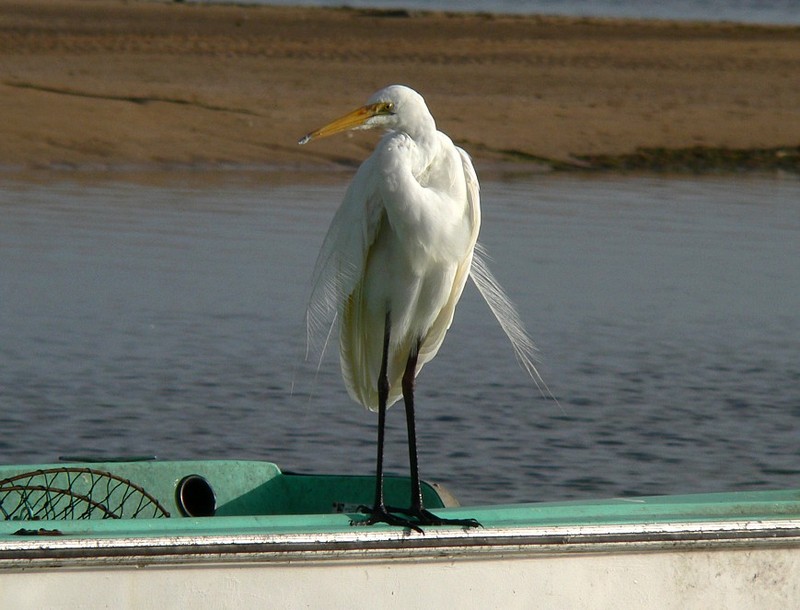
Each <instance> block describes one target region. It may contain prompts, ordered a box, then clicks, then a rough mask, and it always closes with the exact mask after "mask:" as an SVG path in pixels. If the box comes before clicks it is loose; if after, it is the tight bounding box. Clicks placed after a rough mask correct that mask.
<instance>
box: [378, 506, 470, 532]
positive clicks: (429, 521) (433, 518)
mask: <svg viewBox="0 0 800 610" xmlns="http://www.w3.org/2000/svg"><path fill="white" fill-rule="evenodd" d="M391 510H392V511H393V512H398V513H402V514H404V515H407V516H408V517H411V518H412V519H414V522H415V523H418V524H419V525H457V526H459V527H483V526H482V525H481V524H480V522H479V521H478V520H477V519H445V518H444V517H439V516H438V515H434V514H433V513H432V512H431V511H429V510H427V509H425V508H422V507H414V506H412V507H411V508H398V509H394V508H392V509H391Z"/></svg>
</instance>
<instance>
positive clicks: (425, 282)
mask: <svg viewBox="0 0 800 610" xmlns="http://www.w3.org/2000/svg"><path fill="white" fill-rule="evenodd" d="M376 127H380V128H383V129H385V130H388V133H387V134H386V135H385V136H384V137H383V139H381V141H380V143H379V144H378V145H377V147H376V148H375V151H374V152H373V153H372V155H371V156H370V157H369V158H368V159H367V160H366V161H364V163H363V164H362V165H361V167H359V168H358V171H357V172H356V175H355V177H354V178H353V180H352V182H351V184H350V186H349V188H348V189H347V192H346V194H345V196H344V201H343V202H342V205H341V207H340V208H339V210H338V211H337V212H336V215H335V216H334V218H333V221H332V222H331V226H330V228H329V230H328V233H327V236H326V237H325V241H324V242H323V245H322V249H321V251H320V254H319V257H318V259H317V264H316V268H315V271H314V281H313V289H312V293H311V299H310V301H309V306H308V311H307V324H308V331H309V345H312V344H313V343H314V341H315V339H321V341H320V342H319V343H320V344H318V345H317V347H319V349H320V351H324V349H325V344H326V343H327V341H328V339H329V337H330V333H331V331H332V329H333V326H334V324H335V321H336V319H337V318H338V320H339V358H340V362H341V368H342V376H343V378H344V382H345V385H346V386H347V391H348V392H349V394H350V396H351V397H352V398H353V399H354V400H356V401H357V402H359V403H361V404H362V405H364V406H365V407H367V408H368V409H370V410H372V411H376V410H377V411H378V456H377V468H376V471H377V472H376V489H375V503H374V505H373V507H372V509H371V511H369V517H368V518H367V519H366V520H365V521H358V522H354V523H355V524H373V523H378V522H384V523H389V524H393V525H399V526H403V527H409V528H412V529H415V530H418V531H422V530H421V528H420V526H421V525H460V526H467V527H473V526H477V525H479V524H478V522H477V521H475V520H474V519H443V518H440V517H437V516H436V515H434V514H432V513H431V512H429V511H428V510H426V509H425V507H424V506H423V501H422V492H421V488H420V478H419V468H418V464H417V443H416V432H415V420H414V382H415V378H416V376H417V374H418V373H419V371H420V369H422V367H423V366H424V365H425V363H426V362H428V361H429V360H431V359H432V358H433V357H434V356H435V355H436V353H437V351H438V350H439V347H440V346H441V345H442V341H443V340H444V336H445V333H446V332H447V330H448V328H449V327H450V324H451V322H452V321H453V314H454V312H455V307H456V303H457V302H458V299H459V298H460V297H461V292H462V290H463V289H464V284H465V283H466V281H467V277H472V279H473V281H474V282H475V284H476V286H477V287H478V289H479V290H480V292H481V294H482V295H483V297H484V299H485V300H486V301H487V303H488V304H489V306H490V308H491V310H492V312H493V313H494V315H495V317H496V318H497V319H498V321H499V322H500V325H501V326H502V328H503V330H504V331H505V333H506V334H507V335H508V337H509V339H510V340H511V343H512V345H513V347H514V350H515V353H516V355H517V358H518V360H519V361H520V363H521V364H522V365H523V366H524V367H525V369H526V370H527V371H528V373H529V374H530V375H531V376H532V377H533V378H534V379H535V380H536V381H537V384H538V383H541V378H540V377H539V375H538V373H537V371H536V368H535V367H534V364H533V353H534V350H535V348H534V346H533V343H532V342H531V340H530V338H529V337H528V335H527V333H526V332H525V329H524V328H523V326H522V324H521V322H520V320H519V316H518V315H517V313H516V311H515V309H514V306H513V305H512V304H511V303H510V302H509V300H508V299H507V298H506V296H505V294H504V293H503V291H502V289H501V288H500V286H499V285H498V284H497V282H496V281H495V280H494V278H493V277H492V275H491V274H490V273H489V271H488V269H487V268H486V266H485V264H484V263H483V261H482V259H481V257H480V253H481V251H480V248H479V247H478V246H477V239H478V230H479V229H480V224H481V212H480V198H479V192H478V191H479V189H478V178H477V177H476V175H475V170H474V168H473V167H472V161H471V160H470V158H469V156H468V155H467V153H466V152H464V151H463V150H462V149H461V148H459V147H457V146H455V145H454V144H453V142H452V141H451V140H450V138H449V137H447V136H446V135H445V134H444V133H442V132H441V131H438V130H437V129H436V124H435V122H434V119H433V116H431V113H430V111H429V110H428V108H427V106H426V105H425V101H424V100H423V98H422V96H421V95H420V94H418V93H417V92H416V91H414V90H412V89H410V88H408V87H405V86H402V85H392V86H389V87H386V88H385V89H382V90H380V91H378V92H377V93H375V94H374V95H373V96H372V97H371V98H370V99H369V101H368V103H367V104H366V105H365V106H362V107H361V108H358V109H356V110H354V111H353V112H351V113H349V114H346V115H345V116H343V117H341V118H339V119H337V120H335V121H333V122H332V123H329V124H327V125H325V126H324V127H322V128H320V129H317V130H316V131H313V132H311V133H309V134H308V135H306V136H305V137H303V138H302V139H301V140H300V141H299V143H300V144H305V143H307V142H309V141H310V140H312V139H314V138H321V137H326V136H330V135H333V134H335V133H339V132H342V131H345V130H351V129H372V128H376ZM400 396H402V397H403V399H404V403H405V408H406V424H407V427H408V449H409V462H410V471H411V506H410V508H409V509H407V510H400V509H391V510H390V509H388V508H387V507H386V505H385V503H384V497H383V444H384V427H385V421H386V409H387V408H388V407H389V406H391V405H392V404H393V403H395V402H396V401H397V400H398V399H399V398H400ZM395 513H401V514H403V515H404V516H403V517H401V516H399V515H397V514H395Z"/></svg>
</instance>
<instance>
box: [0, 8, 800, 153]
mask: <svg viewBox="0 0 800 610" xmlns="http://www.w3.org/2000/svg"><path fill="white" fill-rule="evenodd" d="M798 75H800V28H778V27H755V26H743V25H726V24H719V25H709V24H679V23H666V22H638V21H622V20H619V21H617V20H612V21H608V20H606V21H603V20H585V19H568V18H549V17H548V18H539V17H511V16H509V17H505V16H487V15H452V14H441V13H419V14H417V13H410V14H409V13H404V12H382V13H381V12H369V11H355V10H346V9H336V10H323V9H303V8H275V7H260V8H256V7H235V6H198V5H191V4H183V3H157V2H144V1H135V0H129V1H124V0H5V1H4V2H3V3H2V4H1V5H0V116H2V117H3V120H2V121H0V166H4V167H7V168H21V169H24V168H59V167H79V168H83V167H86V168H106V167H111V168H114V167H131V168H142V167H144V168H150V167H152V168H162V167H175V166H183V165H191V166H198V167H215V166H218V165H223V164H226V165H227V164H233V165H244V166H254V167H262V166H277V167H280V168H286V169H300V168H306V167H309V168H313V167H319V166H331V165H335V164H353V163H356V162H357V161H359V160H360V159H363V158H364V156H365V155H366V154H367V152H368V150H369V148H370V147H371V146H372V143H373V142H374V141H375V136H374V134H373V135H370V134H363V135H356V136H353V137H346V136H342V137H338V138H334V139H330V140H327V141H319V142H315V143H313V144H312V145H309V146H306V147H298V146H297V145H296V142H297V139H298V137H300V136H301V135H303V134H304V133H306V132H308V131H310V130H311V129H313V128H316V127H318V126H320V125H321V124H323V123H325V122H327V121H328V120H329V119H332V118H335V117H336V116H338V115H340V114H342V113H343V112H345V111H348V110H350V109H351V108H353V107H355V106H357V105H360V104H361V103H363V102H364V101H365V100H366V98H367V97H368V96H369V95H370V94H371V93H372V92H373V91H374V90H376V89H378V88H380V87H382V86H384V85H386V84H389V83H393V82H400V83H406V84H409V85H411V86H413V87H414V88H416V89H417V90H419V91H420V92H422V93H423V95H425V97H426V99H427V100H428V103H429V106H430V108H431V110H432V112H433V113H434V116H435V117H436V118H437V121H438V124H439V126H440V128H441V129H442V130H444V131H446V132H447V133H449V134H450V135H451V137H453V139H454V140H455V141H456V142H458V143H460V144H461V145H463V146H464V147H465V148H467V149H468V150H469V151H470V152H471V153H472V155H473V156H474V157H475V158H476V159H477V161H478V162H479V164H483V165H484V166H488V167H491V166H492V165H499V164H503V163H515V164H524V163H531V164H544V165H546V166H549V167H556V168H558V167H570V166H586V165H590V166H594V167H612V168H613V167H620V166H635V165H636V163H637V162H641V163H642V164H643V166H644V167H647V166H648V164H649V165H650V166H652V167H655V168H657V169H658V168H662V169H663V168H665V167H666V168H667V169H669V168H670V167H669V164H670V163H672V162H673V161H674V162H675V163H677V164H678V167H679V166H680V165H681V164H685V165H687V167H694V168H695V169H697V168H698V167H701V168H702V166H703V163H707V164H709V165H708V166H709V167H712V168H713V167H714V166H715V164H717V163H719V164H721V165H723V166H724V165H725V164H726V163H729V162H730V163H733V165H734V166H737V167H738V166H741V165H748V164H752V163H754V160H755V161H758V163H759V164H763V166H764V167H773V166H775V167H777V166H783V167H788V168H789V169H797V168H798V167H800V155H799V153H800V148H798V146H799V145H800V77H798ZM643 149H646V150H643ZM669 159H672V160H673V161H668V160H669ZM698 159H700V160H701V163H700V165H698ZM637 160H638V161H637ZM715 160H716V161H715Z"/></svg>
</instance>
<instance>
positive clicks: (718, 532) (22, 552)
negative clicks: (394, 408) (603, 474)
mask: <svg viewBox="0 0 800 610" xmlns="http://www.w3.org/2000/svg"><path fill="white" fill-rule="evenodd" d="M775 546H781V547H798V548H800V520H798V519H784V520H770V521H738V522H737V521H717V522H702V523H696V522H687V523H668V524H665V523H653V524H619V525H613V524H612V525H609V524H604V525H594V526H593V525H581V526H552V527H548V526H545V527H542V526H538V527H513V528H504V527H495V528H488V529H485V530H477V531H476V530H462V529H453V528H442V529H438V528H430V529H428V530H427V531H426V533H425V534H418V533H416V532H409V531H408V530H392V529H382V528H381V529H373V530H370V531H364V530H361V529H358V530H355V529H354V530H353V531H352V532H349V531H338V532H316V533H302V534H301V533H263V534H252V533H247V534H228V535H220V534H211V535H174V536H156V537H145V536H133V537H131V536H126V537H120V536H116V537H108V538H86V537H83V538H64V539H61V538H59V537H57V536H46V537H34V538H25V539H20V540H8V539H5V540H0V569H2V570H8V569H22V568H25V569H30V568H33V567H63V566H67V565H69V566H78V565H80V566H92V565H102V566H111V565H115V566H124V565H132V564H136V565H140V566H141V565H169V564H197V563H229V562H258V563H275V562H279V563H286V562H292V561H299V560H302V561H304V562H307V561H309V560H318V561H326V560H327V561H330V560H340V561H341V560H381V559H386V558H392V559H399V558H407V559H415V560H420V559H422V560H424V559H435V558H441V557H443V556H447V557H452V558H461V559H467V558H475V559H479V558H488V557H502V556H510V555H513V557H522V556H526V557H534V556H544V555H554V554H558V555H564V554H575V553H622V552H625V553H641V552H656V551H662V552H663V551H691V550H721V549H729V548H765V547H775Z"/></svg>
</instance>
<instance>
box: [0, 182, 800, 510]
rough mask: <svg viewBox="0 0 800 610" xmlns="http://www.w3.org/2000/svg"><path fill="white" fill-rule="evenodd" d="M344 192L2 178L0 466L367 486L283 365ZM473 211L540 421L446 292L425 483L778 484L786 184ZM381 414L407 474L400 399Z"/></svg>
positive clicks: (347, 412)
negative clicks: (302, 475) (155, 467)
mask: <svg viewBox="0 0 800 610" xmlns="http://www.w3.org/2000/svg"><path fill="white" fill-rule="evenodd" d="M343 190H344V185H343V184H338V183H336V184H333V185H303V184H300V185H297V184H290V185H286V184H279V183H274V182H273V181H272V180H271V179H270V178H269V176H265V177H263V178H259V177H252V176H251V177H249V178H246V179H245V178H241V177H235V176H228V177H225V176H222V177H220V178H219V179H217V180H213V181H211V182H209V181H207V180H205V179H202V178H201V177H200V176H199V175H191V174H187V175H186V176H184V177H182V178H180V177H174V176H173V177H171V178H169V179H167V180H166V181H164V182H162V183H155V184H150V185H147V184H142V183H140V182H137V181H126V180H119V181H105V182H94V183H85V182H81V181H78V180H64V181H62V182H57V183H48V184H47V185H37V184H35V183H32V182H22V181H20V182H16V183H15V182H13V181H12V182H9V181H6V182H5V183H4V184H3V185H2V187H0V214H2V222H0V261H2V267H0V429H2V430H3V434H2V436H1V437H0V460H2V461H3V462H40V461H52V460H54V459H55V458H56V457H57V456H59V455H76V454H78V455H85V454H87V453H89V454H91V453H99V454H102V455H106V456H108V455H112V456H113V455H126V454H135V455H141V454H153V455H158V456H159V457H160V458H165V459H189V458H203V459H209V458H249V459H267V460H271V461H275V462H276V463H278V464H279V465H280V466H281V467H282V468H284V469H285V470H294V471H306V472H347V473H361V474H370V473H372V471H373V467H374V451H375V449H374V440H375V439H374V437H375V428H374V426H375V417H374V415H373V414H371V413H368V412H366V411H364V410H363V409H361V408H360V407H358V406H356V405H355V404H352V403H351V401H350V399H349V398H348V397H347V394H346V392H345V390H344V388H343V386H342V382H341V380H340V377H339V372H338V362H337V358H336V355H335V354H333V353H331V354H329V355H328V357H327V358H326V359H325V361H324V362H323V363H322V366H321V367H320V369H319V371H318V372H316V371H315V367H313V366H300V364H301V362H302V359H303V344H304V328H303V316H302V313H303V308H304V304H305V299H306V296H307V292H308V288H309V285H308V282H309V279H310V275H311V271H312V268H313V264H314V259H315V257H316V251H317V249H318V247H319V245H320V243H321V240H322V237H323V235H324V232H325V229H326V227H327V224H328V222H329V221H330V218H331V216H332V214H333V212H334V209H335V206H336V205H337V203H338V201H339V199H340V198H341V196H342V193H343ZM483 201H484V203H483V208H484V229H483V232H482V241H483V242H484V243H485V245H486V246H487V247H488V249H489V251H490V253H491V254H492V256H493V258H494V260H493V263H492V268H493V269H494V271H495V273H496V275H497V276H498V278H499V279H500V280H501V283H502V284H503V285H504V286H505V288H506V289H507V291H508V292H509V294H511V295H512V297H513V298H514V300H515V301H516V302H517V304H518V305H519V309H520V311H521V314H522V317H523V319H524V320H525V321H526V323H527V324H528V327H529V330H530V331H531V334H532V335H533V336H534V338H535V339H536V340H537V342H538V344H539V347H540V349H541V356H542V364H541V372H542V375H543V376H544V377H545V379H546V380H547V382H548V384H549V386H550V388H551V390H552V391H553V393H554V394H555V395H556V396H557V397H558V400H559V403H560V406H558V405H556V404H555V402H553V401H552V400H547V399H545V398H544V397H543V396H542V395H541V394H540V393H539V392H538V391H537V389H536V387H535V386H534V384H533V383H532V382H531V381H530V380H529V379H527V378H526V377H525V375H524V373H523V372H522V371H521V369H520V368H519V367H518V366H517V365H516V363H515V361H514V358H513V355H512V353H511V349H510V347H509V346H508V344H507V342H506V340H505V338H504V336H503V334H502V332H501V331H500V330H499V327H498V326H497V324H496V323H495V321H494V320H493V318H492V317H491V314H490V312H489V310H488V308H486V306H485V305H483V303H482V302H481V301H480V298H479V296H478V294H477V291H476V290H474V288H468V289H467V290H466V291H465V295H464V298H463V300H462V303H461V305H460V307H459V309H458V311H457V313H456V319H455V322H454V325H453V328H452V329H451V332H450V334H449V335H448V338H447V340H446V341H445V344H444V346H443V348H442V351H441V352H440V354H439V356H438V357H437V359H436V360H435V361H434V362H432V363H430V364H429V365H428V366H427V367H426V368H425V370H424V371H423V373H422V374H421V376H420V379H419V383H418V403H419V407H418V415H419V427H420V439H419V440H420V445H421V458H420V459H421V467H422V471H423V476H425V477H426V478H428V479H432V480H438V481H440V482H443V483H445V484H446V485H448V486H450V487H451V488H452V489H453V490H454V491H455V492H456V494H457V495H458V496H460V497H461V499H462V500H463V501H464V502H465V503H482V502H495V501H528V500H546V499H547V500H550V499H552V500H555V499H566V498H586V497H606V496H617V495H631V494H652V493H679V492H694V491H717V490H736V489H763V488H774V487H797V486H798V485H800V443H798V431H799V430H798V428H799V426H800V392H799V391H798V390H799V389H800V358H798V346H800V265H798V264H797V261H798V259H800V208H799V207H798V205H799V204H798V202H800V181H798V180H796V179H783V180H781V179H747V178H724V179H713V178H712V179H661V178H658V179H655V178H653V179H650V178H614V179H576V178H570V179H565V178H557V177H547V176H543V177H534V178H526V179H519V180H510V181H505V182H493V183H486V184H484V186H483ZM293 383H294V388H295V390H294V392H292V386H293ZM389 424H390V432H389V440H390V447H389V453H388V457H387V460H388V467H389V470H390V471H393V472H398V473H404V472H405V469H406V459H407V458H406V455H405V445H404V443H405V439H404V431H403V417H402V410H401V407H400V406H399V405H398V407H396V408H393V409H391V410H390V412H389Z"/></svg>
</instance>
